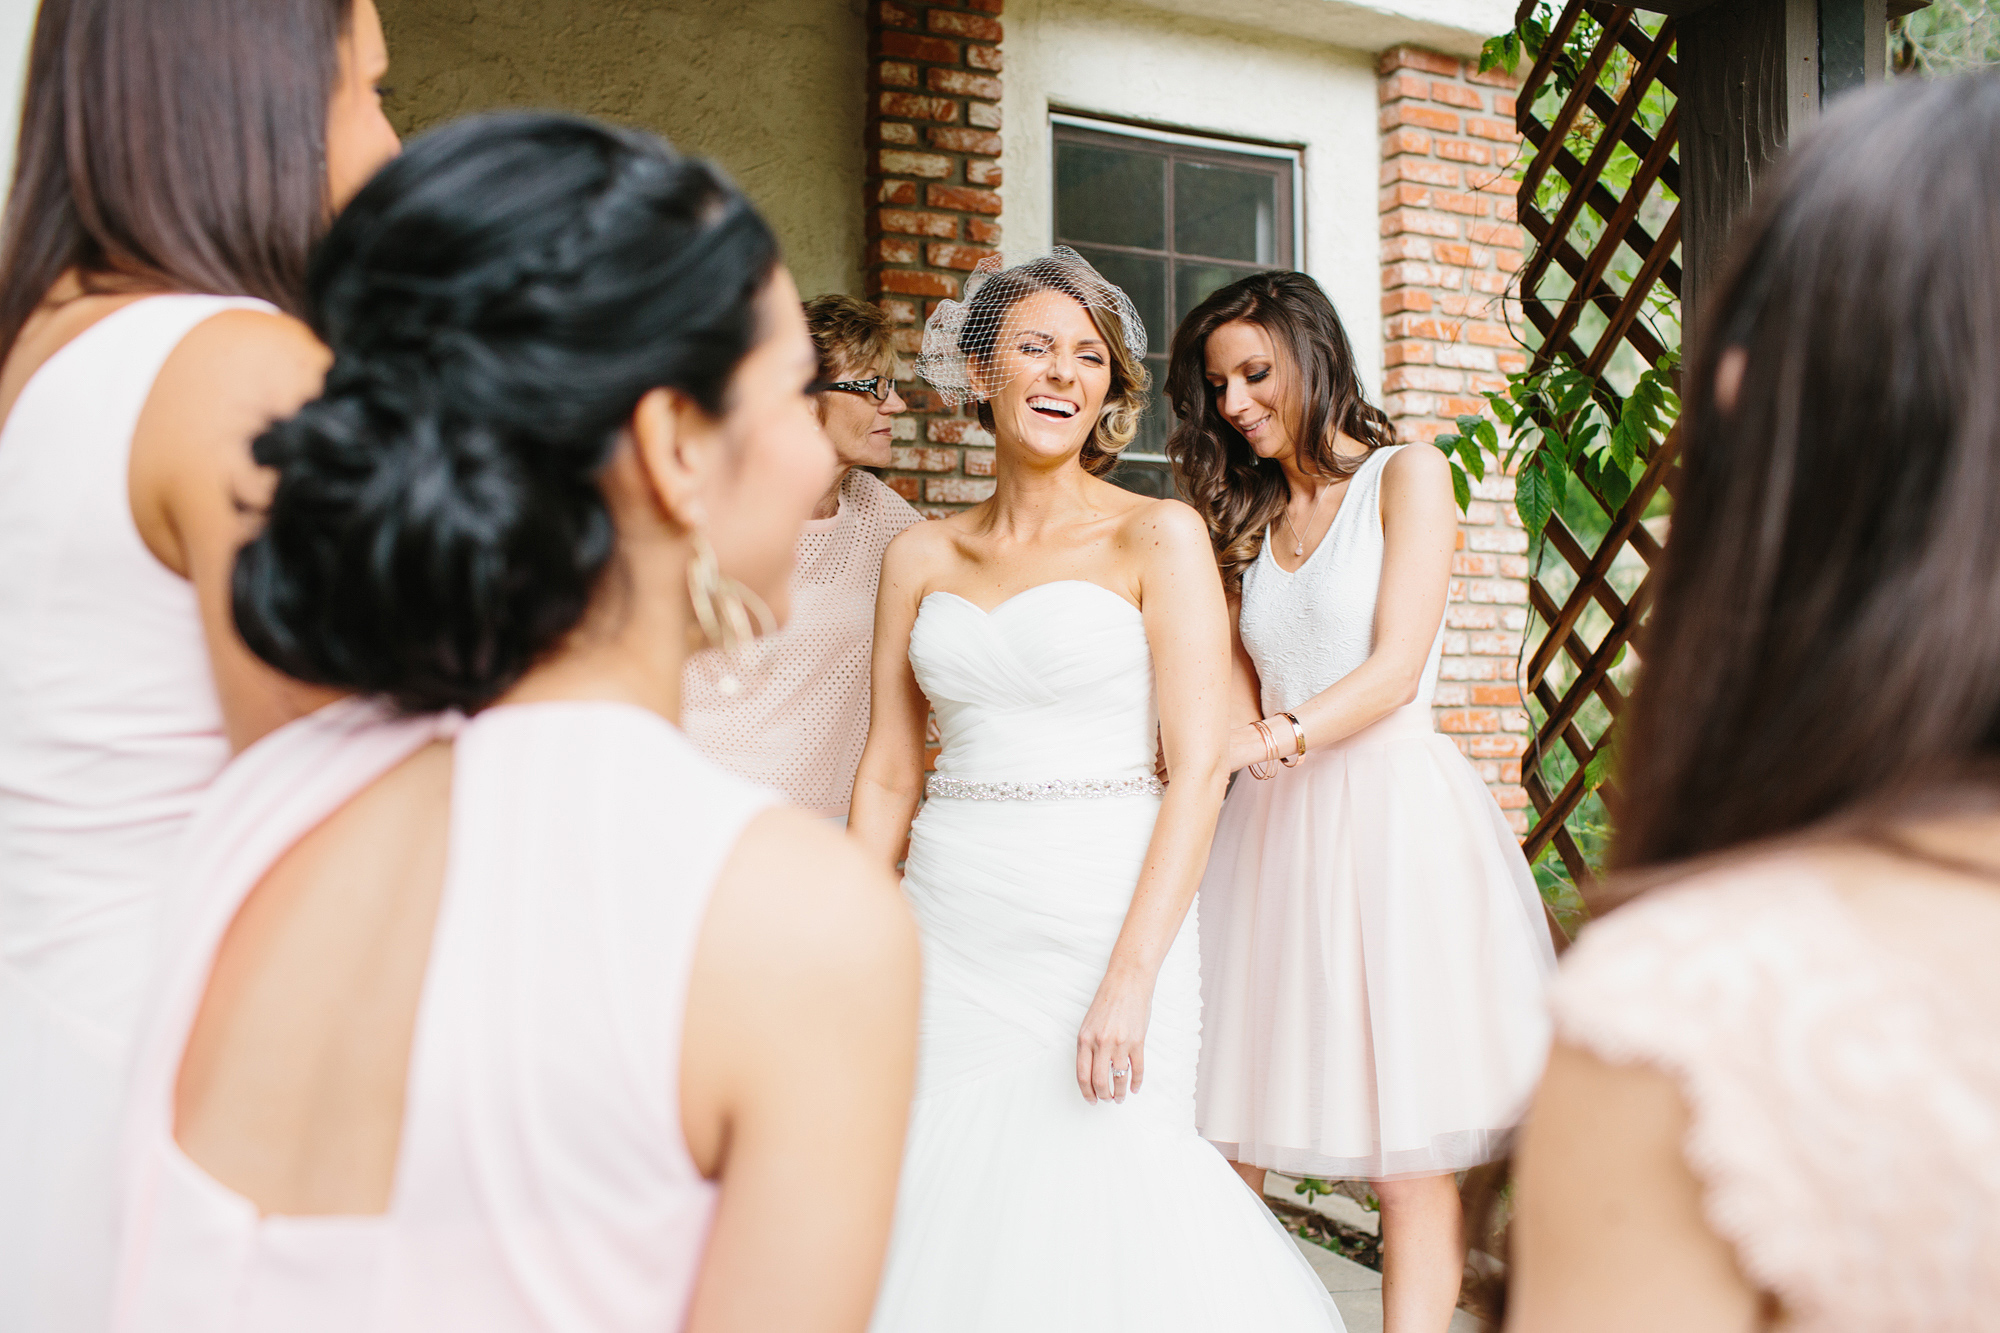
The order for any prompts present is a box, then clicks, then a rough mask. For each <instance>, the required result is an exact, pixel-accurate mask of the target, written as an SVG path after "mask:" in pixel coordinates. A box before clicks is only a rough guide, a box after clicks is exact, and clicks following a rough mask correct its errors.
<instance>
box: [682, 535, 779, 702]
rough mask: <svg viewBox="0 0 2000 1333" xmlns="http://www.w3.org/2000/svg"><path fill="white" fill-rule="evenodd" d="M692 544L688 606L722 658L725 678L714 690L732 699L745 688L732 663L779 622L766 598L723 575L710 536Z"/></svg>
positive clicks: (700, 536) (695, 536) (693, 539)
mask: <svg viewBox="0 0 2000 1333" xmlns="http://www.w3.org/2000/svg"><path fill="white" fill-rule="evenodd" d="M690 540H691V543H692V545H693V547H694V558H693V559H692V560H690V561H688V574H687V579H688V602H689V604H690V605H691V606H692V607H693V608H694V618H695V623H696V624H697V625H699V626H701V633H702V637H703V638H705V639H707V640H708V642H709V644H710V646H712V647H714V648H715V649H716V650H717V651H718V652H720V653H721V654H722V660H723V670H722V677H721V679H719V680H717V681H716V682H715V687H716V689H718V690H720V691H721V692H722V695H723V697H724V698H729V697H732V696H734V695H735V694H736V692H737V691H738V690H740V689H742V688H743V682H742V681H740V680H738V679H737V677H736V673H735V671H733V670H732V669H731V665H732V664H731V662H730V659H731V658H732V657H733V656H734V655H735V653H736V651H737V650H738V649H739V648H741V647H742V646H743V645H744V644H746V643H748V642H749V641H750V640H751V639H753V638H755V637H756V636H757V635H760V634H769V633H771V632H772V631H773V630H775V629H776V628H777V627H778V621H777V617H775V616H773V615H772V614H771V608H770V607H769V606H766V605H765V604H764V599H763V598H761V597H759V596H758V595H757V594H756V593H754V592H752V591H751V590H750V589H749V588H747V587H745V586H744V585H743V584H741V583H739V582H737V581H736V580H735V579H732V578H730V577H729V576H728V575H727V574H725V573H723V572H722V566H721V565H720V564H719V563H717V561H716V558H715V548H714V547H713V546H711V545H709V543H708V534H707V533H704V532H696V533H694V534H693V536H692V537H691V539H690Z"/></svg>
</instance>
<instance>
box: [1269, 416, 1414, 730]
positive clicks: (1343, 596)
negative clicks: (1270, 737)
mask: <svg viewBox="0 0 2000 1333" xmlns="http://www.w3.org/2000/svg"><path fill="white" fill-rule="evenodd" d="M1408 447H1409V446H1408V445H1401V444H1392V445H1387V446H1384V447H1383V448H1379V449H1376V450H1375V451H1374V452H1373V453H1371V454H1369V455H1368V457H1366V458H1364V459H1363V460H1362V461H1361V466H1360V467H1359V468H1358V469H1357V470H1356V471H1355V473H1354V476H1353V477H1352V478H1351V479H1350V480H1349V481H1348V483H1347V494H1346V496H1344V497H1343V498H1342V499H1341V502H1340V511H1339V512H1338V513H1336V514H1335V515H1334V516H1333V526H1332V527H1331V528H1329V529H1328V530H1327V534H1326V536H1325V537H1323V538H1321V540H1320V544H1319V545H1318V547H1316V548H1315V549H1314V550H1313V553H1312V554H1311V555H1309V556H1307V557H1306V562H1305V563H1304V564H1303V565H1300V566H1299V567H1298V568H1297V569H1295V570H1293V571H1292V572H1291V573H1289V574H1288V573H1286V572H1285V571H1284V570H1283V569H1281V568H1279V567H1278V562H1277V561H1275V560H1273V559H1272V558H1271V537H1270V535H1269V534H1266V536H1265V539H1264V549H1263V550H1261V551H1259V552H1258V553H1257V559H1256V560H1255V561H1254V562H1252V564H1251V566H1250V568H1249V569H1248V570H1246V571H1244V574H1243V609H1242V612H1241V614H1240V615H1239V617H1238V620H1237V624H1238V627H1239V628H1240V629H1241V631H1242V634H1243V646H1244V648H1245V649H1247V650H1248V651H1249V653H1250V660H1251V661H1252V662H1254V663H1256V665H1257V678H1258V680H1259V681H1260V682H1262V685H1263V700H1262V706H1263V709H1264V713H1265V715H1266V716H1269V715H1270V714H1272V713H1276V712H1280V711H1283V710H1290V709H1295V708H1297V707H1298V706H1299V705H1300V704H1303V703H1304V702H1305V701H1306V700H1308V699H1310V698H1312V697H1313V696H1314V695H1315V694H1318V693H1319V692H1320V691H1321V690H1324V689H1326V688H1327V687H1328V686H1330V685H1332V684H1333V683H1334V682H1335V681H1337V680H1339V679H1340V678H1341V677H1342V676H1345V675H1346V674H1347V673H1348V672H1350V671H1352V670H1354V668H1356V667H1358V666H1360V665H1361V664H1362V663H1363V662H1365V661H1367V660H1368V654H1369V653H1370V652H1371V651H1372V650H1373V649H1374V647H1375V599H1376V596H1377V594H1378V593H1379V592H1380V591H1381V587H1382V469H1383V467H1384V466H1385V465H1386V464H1387V463H1388V461H1389V460H1390V459H1391V458H1392V457H1394V456H1395V455H1396V453H1397V452H1398V451H1399V450H1402V449H1406V448H1408ZM1425 447H1428V446H1425ZM1277 531H1279V532H1280V533H1283V534H1284V536H1289V533H1286V532H1285V529H1284V528H1283V525H1282V524H1281V525H1279V527H1278V529H1277ZM1284 536H1280V538H1279V540H1284ZM1443 647H1444V624H1443V622H1442V621H1440V622H1439V624H1438V633H1437V638H1436V640H1434V641H1433V642H1432V644H1431V655H1430V660H1429V661H1427V662H1426V663H1425V664H1424V674H1423V680H1422V683H1421V684H1420V685H1419V686H1418V687H1417V697H1416V699H1415V700H1414V701H1413V702H1412V703H1411V704H1410V705H1409V707H1410V708H1411V709H1413V710H1416V709H1421V710H1424V712H1425V714H1426V715H1428V710H1429V708H1430V703H1431V696H1432V695H1434V694H1435V693H1437V678H1438V657H1439V654H1440V652H1441V651H1442V649H1443Z"/></svg>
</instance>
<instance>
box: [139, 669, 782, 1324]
mask: <svg viewBox="0 0 2000 1333" xmlns="http://www.w3.org/2000/svg"><path fill="white" fill-rule="evenodd" d="M454 732H455V733H456V737H457V739H456V741H455V746H454V753H455V758H454V763H453V770H452V790H451V816H450V819H451V828H450V837H449V841H448V843H447V853H446V865H445V877H444V895H443V898H442V901H441V902H440V904H439V907H438V915H437V925H436V930H435V932H434V934H433V936H432V940H431V948H430V958H429V964H428V966H427V968H426V970H425V974H424V982H423V990H422V994H421V997H420V999H419V1002H418V1008H417V1015H416V1020H417V1021H416V1031H415V1035H414V1038H413V1040H412V1043H411V1048H410V1067H409V1083H408V1092H407V1100H406V1104H405V1109H404V1119H403V1130H402V1141H401V1145H400V1148H399V1151H398V1155H397V1159H396V1169H395V1183H394V1187H393V1189H392V1192H391V1196H390V1201H389V1208H388V1211H387V1212H385V1213H383V1214H381V1215H379V1216H323V1217H286V1216H266V1217H260V1216H259V1215H258V1211H257V1208H256V1206H255V1205H254V1204H252V1203H251V1202H250V1201H249V1200H247V1199H245V1198H243V1197H242V1196H241V1195H238V1194H236V1193H234V1192H233V1191H231V1190H229V1189H228V1188H226V1187H224V1186H223V1185H221V1184H220V1183H218V1182H217V1181H216V1180H215V1179H214V1178H213V1177H211V1176H210V1175H208V1174H207V1173H206V1172H204V1171H203V1170H202V1169H201V1168H200V1167H198V1166H196V1165H195V1164H194V1162H193V1161H192V1160H190V1159H189V1158H188V1157H187V1155H186V1154H185V1153H183V1152H182V1151H181V1150H180V1148H179V1146H178V1145H177V1144H176V1143H175V1141H174V1137H173V1097H174V1084H175V1082H176V1080H177V1078H178V1076H179V1071H180V1064H181V1058H182V1053H183V1051H184V1050H185V1048H186V1045H187V1036H188V1031H189V1029H190V1027H191V1026H192V1024H193V1022H194V1018H195V1015H196V1013H197V1011H198V1009H199V1007H200V1004H201V999H202V996H203V994H204V993H205V992H206V990H207V985H208V977H209V973H210V971H211V969H212V967H213V964H214V958H215V951H216V948H217V946H218V945H219V943H220V941H221V939H222V936H223V933H224V932H225V931H226V930H227V929H228V928H229V925H230V923H231V922H232V921H233V920H235V918H236V914H237V911H238V909H239V908H240V907H241V906H242V904H243V900H244V898H245V896H246V895H247V894H248V893H249V892H250V890H251V889H253V888H255V887H256V885H257V884H258V882H259V881H260V880H262V879H263V877H264V875H265V873H266V872H267V871H268V870H269V869H270V867H271V865H272V863H273V862H275V861H276V860H277V858H278V857H279V856H281V855H283V854H284V852H285V851H286V850H287V849H288V848H289V847H291V846H292V845H293V844H294V843H295V842H296V841H297V840H298V839H299V837H301V836H302V835H303V834H305V833H306V832H308V831H309V830H311V829H312V828H314V827H315V826H317V825H318V824H319V823H321V822H322V821H323V820H324V819H325V818H326V817H327V816H328V815H329V814H331V813H332V812H333V811H335V810H336V809H338V808H339V807H340V806H341V805H343V804H345V803H346V802H347V801H348V800H349V799H351V798H352V797H353V796H354V795H355V794H356V793H357V792H359V791H361V790H362V789H363V788H365V787H366V786H368V785H369V784H370V783H371V782H373V781H374V780H375V779H376V778H378V777H380V776H381V775H382V774H383V773H386V772H387V771H388V770H389V769H391V768H393V767H394V766H395V765H396V764H397V763H399V762H401V761H402V760H403V759H404V758H406V757H407V756H409V755H410V754H412V753H414V752H415V751H416V750H417V749H418V748H419V747H421V746H422V745H424V744H426V743H427V742H429V741H431V740H432V739H434V738H437V737H440V736H446V735H451V734H453V733H454ZM777 803H778V797H777V794H776V793H775V792H769V791H766V790H764V789H763V788H761V787H756V786H753V785H752V784H750V783H747V782H744V781H743V780H741V779H739V778H735V777H732V776H730V775H729V774H727V773H724V772H723V771H722V770H721V769H719V768H717V767H715V765H713V764H711V763H709V762H708V761H707V760H705V759H703V758H702V757H701V756H700V755H699V754H698V753H697V752H696V751H695V749H694V747H693V746H692V745H690V744H689V743H688V741H687V739H686V738H685V737H683V736H682V735H681V734H680V733H679V732H678V731H676V730H675V729H674V728H673V727H672V726H670V725H669V724H668V723H667V722H666V720H665V719H663V718H661V717H659V716H658V715H657V714H653V713H649V712H646V711H645V710H643V709H639V708H635V707H632V706H630V705H626V704H616V703H596V702H573V703H570V702H565V703H538V704H519V705H511V706H506V707H499V708H491V709H488V710H486V711H485V712H482V713H480V714H479V715H478V716H477V717H474V718H473V719H471V720H470V721H468V722H465V723H464V724H463V725H462V726H459V725H456V720H455V719H454V718H452V717H450V716H427V717H415V718H390V717H385V716H384V715H383V714H382V712H381V710H379V709H378V708H377V707H376V706H375V705H372V704H368V703H363V702H359V701H348V702H343V703H337V704H333V705H330V706H329V707H327V708H324V709H321V710H320V711H319V712H318V713H315V714H313V715H312V716H310V717H306V718H302V719H300V720H299V721H297V722H294V723H292V724H290V725H289V726H286V727H283V728H281V729H279V730H278V731H276V732H273V733H272V734H271V735H269V736H267V737H265V738H264V739H263V740H262V741H259V742H258V743H257V744H256V745H254V746H252V747H251V748H250V749H248V750H246V751H245V752H244V753H243V755H242V756H241V757H240V758H239V759H238V760H237V761H236V762H235V763H234V764H232V765H231V766H230V767H229V768H228V769H227V770H226V771H225V772H224V773H223V775H222V777H221V778H220V779H219V780H218V781H217V782H216V784H215V786H214V787H213V789H212V790H211V792H210V797H209V799H208V800H207V801H205V802H204V803H203V805H202V808H201V812H200V814H199V815H198V816H197V817H196V819H195V822H194V824H193V825H192V827H191V828H190V830H189V833H188V838H187V842H186V852H187V860H186V863H185V866H184V869H183V871H182V873H181V874H180V875H178V876H177V879H179V880H180V881H181V884H182V886H183V891H184V896H183V898H182V901H181V903H180V905H179V906H178V907H177V909H176V911H175V913H174V920H173V923H172V924H173V927H174V933H173V937H172V938H171V940H170V942H169V950H168V963H167V967H166V968H165V969H164V970H163V974H162V984H161V987H160V989H159V992H158V996H157V1002H156V1003H155V1005H154V1006H153V1013H152V1016H151V1018H150V1020H149V1022H148V1024H147V1026H146V1030H145V1031H144V1033H143V1034H142V1035H141V1037H140V1040H139V1042H138V1052H137V1058H136V1060H135V1063H134V1072H133V1079H132V1095H131V1103H130V1107H129V1109H128V1111H127V1115H126V1122H125V1144H124V1154H123V1162H124V1181H123V1186H124V1189H123V1196H124V1200H125V1213H124V1217H123V1227H122V1232H123V1253H122V1260H121V1263H120V1266H119V1275H118V1295H117V1312H116V1318H115V1322H114V1324H113V1327H114V1328H115V1329H117V1330H119V1333H193V1331H194V1330H201V1333H278V1331H279V1330H282V1331H283V1333H438V1331H442V1330H478V1333H660V1331H661V1330H666V1329H676V1328H679V1327H681V1326H682V1323H683V1322H684V1321H685V1319H686V1317H687V1309H688V1303H689V1301H690V1299H691V1298H692V1296H693V1294H694V1285H695V1280H696V1278H697V1276H698V1275H699V1272H700V1267H701V1257H702V1253H703V1251H704V1249H705V1248H706V1244H707V1238H708V1233H709V1227H710V1224H711V1222H712V1220H713V1215H714V1205H715V1197H716V1190H715V1186H714V1185H713V1184H711V1183H710V1182H708V1181H707V1180H704V1179H703V1178H702V1176H701V1173H700V1171H699V1170H698V1169H697V1168H696V1166H695V1164H694V1162H693V1161H692V1160H691V1159H690V1158H689V1156H688V1151H687V1139H686V1135H685V1133H684V1132H683V1130H682V1127H681V1113H680V1088H679V1074H680V1047H681V1031H682V1026H683V1019H684V1016H685V1012H686V1003H687V987H688V978H689V972H690V970H691V968H692V965H693V957H694V950H695V945H696V941H697V939H698V937H699V935H700V930H701V922H702V917H703V914H704V913H705V911H706V910H707V906H708V900H709V895H710V892H711V890H712V889H713V887H714V884H715V879H716V876H717V875H718V874H719V873H720V871H721V868H722V864H723V862H724V860H725V859H726V858H727V857H728V855H729V853H730V851H731V849H732V848H733V847H734V846H735V844H736V842H737V840H738V838H739V836H740V835H741V834H742V832H743V829H744V826H745V825H746V824H748V823H749V821H750V820H751V819H752V818H753V817H754V816H755V815H756V814H757V813H758V812H760V811H761V810H763V809H766V808H768V807H769V806H771V805H774V804H777Z"/></svg>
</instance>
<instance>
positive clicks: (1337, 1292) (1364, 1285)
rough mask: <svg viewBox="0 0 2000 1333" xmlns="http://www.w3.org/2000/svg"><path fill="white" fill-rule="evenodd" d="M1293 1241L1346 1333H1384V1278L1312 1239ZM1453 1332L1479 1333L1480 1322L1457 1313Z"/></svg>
mask: <svg viewBox="0 0 2000 1333" xmlns="http://www.w3.org/2000/svg"><path fill="white" fill-rule="evenodd" d="M1292 1240H1293V1242H1294V1243H1295V1244H1296V1245H1297V1246H1298V1247H1299V1253H1300V1254H1303V1255H1304V1256H1305V1257H1306V1262H1307V1263H1309V1264H1311V1265H1312V1270H1313V1272H1315V1273H1317V1274H1319V1280H1320V1281H1322V1282H1324V1283H1326V1289H1327V1290H1328V1291H1329V1292H1331V1293H1332V1294H1333V1304H1334V1307H1335V1308H1336V1309H1338V1310H1339V1311H1340V1318H1341V1322H1342V1323H1344V1324H1346V1325H1347V1333H1382V1275H1381V1274H1380V1273H1378V1272H1376V1271H1375V1270H1374V1269H1372V1268H1366V1267H1363V1266H1362V1265H1360V1264H1357V1263H1355V1262H1354V1261H1353V1260H1352V1259H1349V1258H1347V1257H1345V1256H1344V1255H1338V1254H1335V1253H1334V1252H1333V1251H1332V1250H1329V1249H1327V1248H1325V1247H1324V1246H1320V1245H1315V1244H1313V1243H1312V1242H1311V1241H1309V1240H1300V1239H1299V1238H1298V1237H1296V1236H1294V1237H1293V1238H1292ZM1451 1333H1480V1324H1479V1321H1478V1320H1477V1319H1474V1318H1473V1317H1472V1316H1471V1315H1469V1314H1467V1313H1466V1312H1465V1311H1463V1310H1459V1311H1456V1312H1454V1313H1453V1314H1452V1317H1451Z"/></svg>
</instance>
